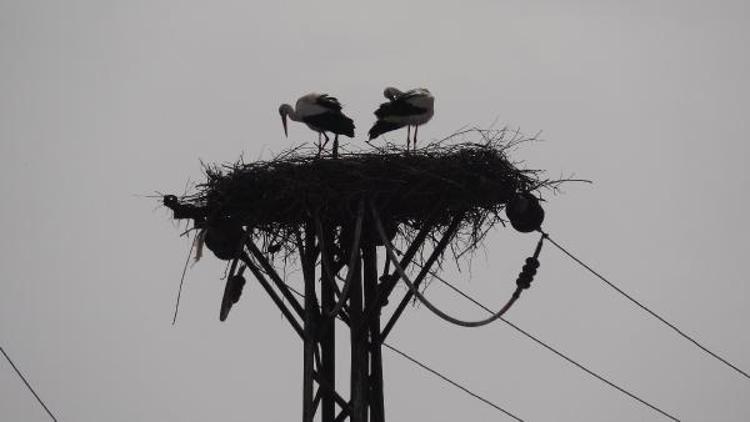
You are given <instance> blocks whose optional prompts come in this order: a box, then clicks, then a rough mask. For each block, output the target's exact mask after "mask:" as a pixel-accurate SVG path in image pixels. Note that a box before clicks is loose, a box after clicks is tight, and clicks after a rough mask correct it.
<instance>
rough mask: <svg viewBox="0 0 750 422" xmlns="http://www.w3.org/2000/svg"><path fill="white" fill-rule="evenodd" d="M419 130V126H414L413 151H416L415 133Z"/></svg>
mask: <svg viewBox="0 0 750 422" xmlns="http://www.w3.org/2000/svg"><path fill="white" fill-rule="evenodd" d="M418 130H419V125H416V126H414V143H413V144H412V146H413V148H414V151H416V150H417V131H418Z"/></svg>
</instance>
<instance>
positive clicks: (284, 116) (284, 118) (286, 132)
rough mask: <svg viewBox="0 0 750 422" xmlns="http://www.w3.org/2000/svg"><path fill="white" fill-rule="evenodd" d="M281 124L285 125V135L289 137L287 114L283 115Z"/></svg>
mask: <svg viewBox="0 0 750 422" xmlns="http://www.w3.org/2000/svg"><path fill="white" fill-rule="evenodd" d="M281 124H282V125H284V136H286V137H287V138H288V137H289V131H288V130H287V128H286V114H282V115H281Z"/></svg>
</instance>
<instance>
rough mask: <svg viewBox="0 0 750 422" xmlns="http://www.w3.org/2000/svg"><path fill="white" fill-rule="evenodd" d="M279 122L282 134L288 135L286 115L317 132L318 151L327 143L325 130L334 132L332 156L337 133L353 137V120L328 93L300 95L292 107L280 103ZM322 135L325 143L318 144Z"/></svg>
mask: <svg viewBox="0 0 750 422" xmlns="http://www.w3.org/2000/svg"><path fill="white" fill-rule="evenodd" d="M279 114H280V115H281V123H282V124H283V125H284V135H285V136H289V132H288V130H287V125H286V119H287V117H288V118H289V119H291V120H294V121H295V122H302V123H304V124H306V125H307V127H309V128H310V129H312V130H314V131H315V132H318V148H319V149H320V151H322V149H323V148H324V147H325V145H326V144H328V141H329V138H328V135H327V134H326V132H331V133H333V134H334V138H333V156H334V157H336V156H337V155H338V148H339V135H345V136H348V137H350V138H353V137H354V122H353V121H352V119H350V118H348V117H346V116H345V115H344V113H342V112H341V103H339V100H337V99H336V98H334V97H331V96H330V95H328V94H318V93H311V94H307V95H304V96H302V97H300V98H299V99H298V100H297V103H296V104H295V106H294V107H292V106H291V105H289V104H282V105H281V106H280V107H279ZM321 135H322V136H324V137H325V139H326V141H325V144H323V145H320V136H321Z"/></svg>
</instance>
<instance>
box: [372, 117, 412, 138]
mask: <svg viewBox="0 0 750 422" xmlns="http://www.w3.org/2000/svg"><path fill="white" fill-rule="evenodd" d="M402 127H404V125H402V124H400V123H392V122H386V121H383V120H378V121H377V122H375V124H374V125H372V128H370V139H375V138H377V137H378V136H380V135H382V134H384V133H386V132H390V131H392V130H396V129H401V128H402Z"/></svg>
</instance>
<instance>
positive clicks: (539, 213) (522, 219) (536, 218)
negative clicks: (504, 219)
mask: <svg viewBox="0 0 750 422" xmlns="http://www.w3.org/2000/svg"><path fill="white" fill-rule="evenodd" d="M505 214H506V215H507V216H508V219H509V220H510V224H511V226H513V228H514V229H516V230H518V231H519V232H521V233H529V232H533V231H535V230H540V229H541V227H542V221H544V210H543V209H542V206H541V205H539V200H538V199H537V198H536V197H535V196H534V195H532V194H530V193H528V192H521V193H517V194H516V195H515V196H513V198H511V199H510V201H508V203H507V204H506V205H505Z"/></svg>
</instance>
